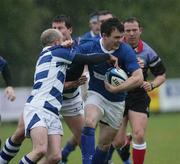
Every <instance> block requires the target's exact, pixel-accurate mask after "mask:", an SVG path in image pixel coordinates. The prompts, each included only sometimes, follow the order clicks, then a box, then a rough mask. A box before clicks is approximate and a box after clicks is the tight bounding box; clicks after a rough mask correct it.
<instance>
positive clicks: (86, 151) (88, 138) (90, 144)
mask: <svg viewBox="0 0 180 164" xmlns="http://www.w3.org/2000/svg"><path fill="white" fill-rule="evenodd" d="M94 135H95V128H90V127H84V128H83V131H82V135H81V151H82V162H83V164H92V158H93V155H94V151H95V150H94V149H95V136H94Z"/></svg>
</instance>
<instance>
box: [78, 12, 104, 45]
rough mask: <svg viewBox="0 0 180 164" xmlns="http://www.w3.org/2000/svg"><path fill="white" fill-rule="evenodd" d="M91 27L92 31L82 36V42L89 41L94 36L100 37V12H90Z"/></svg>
mask: <svg viewBox="0 0 180 164" xmlns="http://www.w3.org/2000/svg"><path fill="white" fill-rule="evenodd" d="M89 27H90V31H88V32H86V33H85V34H83V35H82V36H80V38H79V39H80V42H81V43H84V42H87V41H89V40H90V39H92V38H98V37H99V34H100V25H99V13H98V12H94V13H91V14H90V17H89Z"/></svg>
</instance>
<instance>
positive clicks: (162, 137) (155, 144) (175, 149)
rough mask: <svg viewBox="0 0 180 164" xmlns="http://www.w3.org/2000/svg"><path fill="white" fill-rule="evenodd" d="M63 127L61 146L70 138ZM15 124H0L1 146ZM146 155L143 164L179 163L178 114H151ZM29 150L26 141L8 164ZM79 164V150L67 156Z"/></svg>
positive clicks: (117, 161)
mask: <svg viewBox="0 0 180 164" xmlns="http://www.w3.org/2000/svg"><path fill="white" fill-rule="evenodd" d="M63 125H64V133H65V135H64V137H63V144H64V143H65V142H66V140H67V139H68V138H69V137H70V136H71V133H70V131H69V129H68V128H67V126H66V125H65V124H63ZM16 126H17V123H2V124H1V127H0V138H1V139H2V144H3V143H4V142H5V139H6V138H7V137H9V136H10V135H11V134H12V133H13V132H14V130H15V129H16ZM146 138H147V139H146V141H147V146H148V149H147V153H146V159H145V164H179V163H180V162H179V161H180V141H179V138H180V113H167V114H152V115H151V116H150V118H149V125H148V129H147V133H146ZM30 150H31V142H30V140H29V139H26V140H25V141H24V143H23V145H22V147H21V150H20V152H19V153H18V155H17V156H16V157H15V158H14V159H13V160H12V161H11V162H10V164H18V161H19V160H20V159H21V157H22V156H23V155H24V154H27V153H28V151H30ZM113 161H114V164H121V163H122V162H121V160H120V158H119V157H118V156H117V154H116V153H114V155H113ZM75 163H76V164H81V153H80V150H79V148H76V150H75V151H74V152H73V153H72V154H71V155H70V156H69V162H68V164H75Z"/></svg>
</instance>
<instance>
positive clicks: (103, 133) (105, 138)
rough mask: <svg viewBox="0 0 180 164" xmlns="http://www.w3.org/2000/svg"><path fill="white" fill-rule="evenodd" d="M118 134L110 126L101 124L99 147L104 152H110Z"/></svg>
mask: <svg viewBox="0 0 180 164" xmlns="http://www.w3.org/2000/svg"><path fill="white" fill-rule="evenodd" d="M116 134H117V129H114V128H112V127H110V126H109V125H106V124H103V123H99V139H98V146H99V147H100V148H101V149H102V150H108V148H109V146H110V144H111V143H112V141H113V139H114V137H115V135H116Z"/></svg>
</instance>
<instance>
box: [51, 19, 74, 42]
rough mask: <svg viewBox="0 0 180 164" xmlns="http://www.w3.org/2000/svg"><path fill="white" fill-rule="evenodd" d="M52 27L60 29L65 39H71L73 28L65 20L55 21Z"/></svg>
mask: <svg viewBox="0 0 180 164" xmlns="http://www.w3.org/2000/svg"><path fill="white" fill-rule="evenodd" d="M52 28H54V29H57V30H59V31H60V32H61V33H62V35H63V41H66V40H71V33H72V29H71V28H69V29H68V28H67V27H66V25H65V22H53V23H52Z"/></svg>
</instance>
